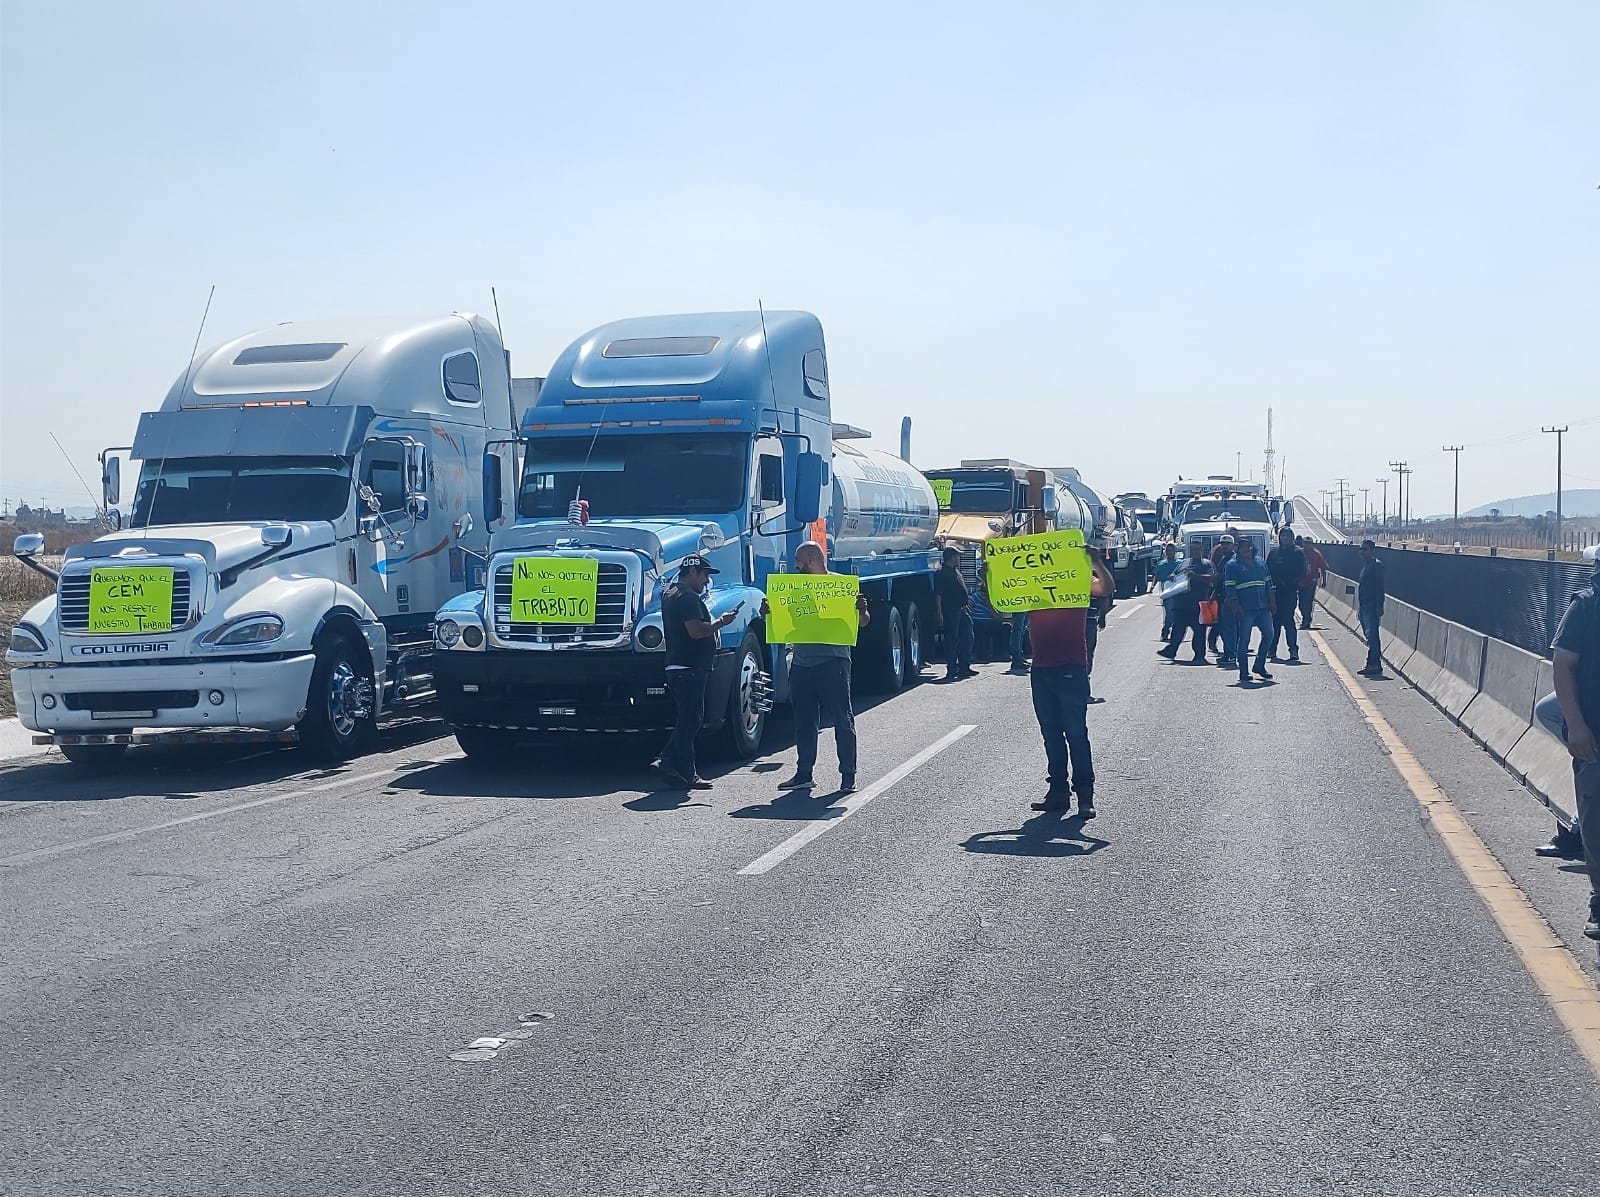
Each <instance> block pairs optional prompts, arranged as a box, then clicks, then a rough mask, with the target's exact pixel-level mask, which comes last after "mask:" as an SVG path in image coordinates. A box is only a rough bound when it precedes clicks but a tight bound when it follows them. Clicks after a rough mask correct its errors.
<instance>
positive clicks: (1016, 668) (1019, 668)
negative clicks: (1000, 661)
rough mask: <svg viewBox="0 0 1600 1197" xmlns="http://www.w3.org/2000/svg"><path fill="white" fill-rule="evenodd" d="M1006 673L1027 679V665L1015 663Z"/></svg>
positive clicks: (1025, 663)
mask: <svg viewBox="0 0 1600 1197" xmlns="http://www.w3.org/2000/svg"><path fill="white" fill-rule="evenodd" d="M1006 672H1007V673H1013V674H1016V675H1017V676H1018V677H1027V676H1028V663H1027V662H1026V661H1015V662H1013V663H1012V665H1011V668H1010V669H1008V670H1006Z"/></svg>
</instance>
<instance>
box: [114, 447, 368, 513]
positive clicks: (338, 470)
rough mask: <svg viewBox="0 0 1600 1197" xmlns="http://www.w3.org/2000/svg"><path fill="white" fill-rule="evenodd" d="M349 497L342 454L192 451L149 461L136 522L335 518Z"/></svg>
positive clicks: (135, 506)
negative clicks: (237, 454)
mask: <svg viewBox="0 0 1600 1197" xmlns="http://www.w3.org/2000/svg"><path fill="white" fill-rule="evenodd" d="M349 501H350V467H349V466H348V465H347V464H346V463H345V462H344V461H342V460H341V459H340V458H337V457H271V458H253V457H186V458H175V459H173V460H171V461H147V462H145V463H144V468H143V469H142V470H141V471H140V472H139V489H138V491H137V493H136V494H135V495H134V497H133V518H132V520H130V521H129V522H130V526H132V527H134V528H149V527H157V526H160V525H163V524H232V523H250V522H254V521H267V520H273V521H276V520H289V521H292V522H298V521H303V520H333V519H337V518H338V517H339V516H340V515H342V514H344V510H345V508H346V506H347V505H348V504H349Z"/></svg>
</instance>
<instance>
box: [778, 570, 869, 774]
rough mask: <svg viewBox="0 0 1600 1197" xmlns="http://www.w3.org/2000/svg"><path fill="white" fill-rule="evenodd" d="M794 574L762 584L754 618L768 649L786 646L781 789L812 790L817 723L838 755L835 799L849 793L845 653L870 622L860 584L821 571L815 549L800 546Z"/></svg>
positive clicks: (850, 717)
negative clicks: (790, 708)
mask: <svg viewBox="0 0 1600 1197" xmlns="http://www.w3.org/2000/svg"><path fill="white" fill-rule="evenodd" d="M794 568H795V572H794V573H793V574H773V575H772V576H771V577H769V578H768V579H767V597H766V599H765V601H763V602H762V604H761V613H762V614H763V615H764V616H766V617H767V620H768V623H767V635H768V637H769V638H770V639H771V641H772V642H773V643H774V644H790V645H793V646H794V647H793V648H792V649H791V656H790V658H789V692H790V697H791V699H792V700H793V703H794V741H795V748H796V750H797V751H796V755H795V770H794V776H793V777H791V778H789V780H788V781H785V782H783V783H782V784H780V785H779V786H778V788H779V789H780V790H809V789H812V788H813V787H814V786H815V784H816V783H815V781H814V780H813V778H812V772H813V770H814V769H815V768H816V764H817V735H818V732H819V730H820V726H821V718H822V716H824V715H826V716H828V717H829V718H830V719H831V720H832V722H833V738H834V743H835V745H836V746H837V747H838V750H839V793H841V794H849V793H852V792H854V790H855V788H856V713H855V708H854V706H853V704H852V701H851V696H850V658H851V646H852V645H854V644H855V642H856V637H857V635H858V634H859V632H860V629H861V628H864V627H866V626H867V624H868V623H869V622H871V619H872V617H871V615H870V614H869V613H868V611H867V596H866V595H864V594H862V593H861V583H860V580H859V579H857V578H855V577H846V576H843V575H840V574H830V573H829V572H828V562H827V558H826V557H825V556H824V555H823V552H822V546H821V545H819V544H817V543H816V542H815V541H810V540H808V541H806V542H805V544H803V545H801V546H800V547H799V548H798V549H796V550H795V552H794Z"/></svg>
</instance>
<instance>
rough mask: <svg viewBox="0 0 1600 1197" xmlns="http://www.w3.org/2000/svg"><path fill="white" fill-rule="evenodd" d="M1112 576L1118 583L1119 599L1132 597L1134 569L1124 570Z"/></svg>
mask: <svg viewBox="0 0 1600 1197" xmlns="http://www.w3.org/2000/svg"><path fill="white" fill-rule="evenodd" d="M1112 577H1113V578H1115V579H1116V583H1117V597H1118V598H1119V599H1125V598H1131V597H1132V595H1133V571H1132V570H1126V569H1125V570H1123V571H1122V573H1121V574H1116V573H1113V574H1112Z"/></svg>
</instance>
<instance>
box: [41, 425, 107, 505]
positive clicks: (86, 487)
mask: <svg viewBox="0 0 1600 1197" xmlns="http://www.w3.org/2000/svg"><path fill="white" fill-rule="evenodd" d="M50 439H51V440H53V441H55V442H56V448H57V449H60V450H61V456H63V457H65V458H66V459H67V465H68V466H70V467H71V469H72V472H73V473H74V474H77V475H78V481H79V482H82V483H83V489H84V491H85V492H86V493H87V494H88V496H89V502H91V503H93V504H94V509H95V510H96V511H99V510H100V500H99V499H97V498H95V496H94V491H92V490H90V489H89V483H88V481H87V480H85V478H84V476H83V472H82V471H81V470H79V469H78V467H77V466H76V465H74V464H73V461H72V456H71V454H69V453H68V452H67V451H66V449H65V448H63V447H62V445H61V441H60V440H58V439H57V437H56V434H55V433H53V432H52V433H51V434H50Z"/></svg>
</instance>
